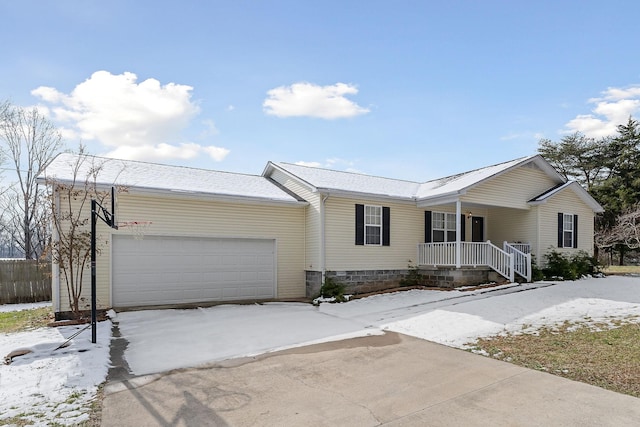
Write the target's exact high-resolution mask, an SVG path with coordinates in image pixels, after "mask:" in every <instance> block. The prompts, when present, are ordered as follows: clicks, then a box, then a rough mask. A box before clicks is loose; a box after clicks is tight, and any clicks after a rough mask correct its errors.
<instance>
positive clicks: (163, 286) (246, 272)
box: [112, 234, 277, 308]
mask: <svg viewBox="0 0 640 427" xmlns="http://www.w3.org/2000/svg"><path fill="white" fill-rule="evenodd" d="M276 296H277V293H276V243H275V240H273V239H235V238H204V237H177V236H144V238H143V239H140V240H137V239H134V238H133V237H132V236H129V235H116V234H114V235H113V246H112V306H113V307H116V308H117V307H134V306H152V305H166V304H184V303H195V302H204V301H232V300H242V299H249V300H255V299H269V298H275V297H276Z"/></svg>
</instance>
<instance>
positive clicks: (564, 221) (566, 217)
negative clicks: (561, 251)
mask: <svg viewBox="0 0 640 427" xmlns="http://www.w3.org/2000/svg"><path fill="white" fill-rule="evenodd" d="M567 220H569V221H567ZM567 222H569V223H570V224H571V229H567ZM567 233H569V234H570V235H571V240H570V243H569V245H568V246H567V237H568V235H567ZM574 233H575V230H574V225H573V214H568V213H564V212H563V213H562V247H563V248H573V240H574V239H573V236H574Z"/></svg>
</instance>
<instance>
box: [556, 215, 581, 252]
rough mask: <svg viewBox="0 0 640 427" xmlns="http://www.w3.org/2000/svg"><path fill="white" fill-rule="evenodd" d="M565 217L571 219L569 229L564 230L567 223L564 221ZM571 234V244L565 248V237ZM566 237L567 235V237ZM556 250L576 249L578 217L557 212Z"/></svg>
mask: <svg viewBox="0 0 640 427" xmlns="http://www.w3.org/2000/svg"><path fill="white" fill-rule="evenodd" d="M567 217H571V221H570V223H571V229H568V228H566V225H568V223H569V221H565V219H566V218H567ZM568 233H570V234H571V244H570V245H569V246H567V245H566V244H565V243H566V242H565V235H566V234H568ZM567 237H568V235H567ZM558 248H560V249H576V248H578V215H577V214H572V213H568V212H558Z"/></svg>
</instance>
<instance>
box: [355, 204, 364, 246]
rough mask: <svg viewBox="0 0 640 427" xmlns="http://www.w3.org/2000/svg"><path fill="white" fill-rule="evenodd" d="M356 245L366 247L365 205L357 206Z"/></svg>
mask: <svg viewBox="0 0 640 427" xmlns="http://www.w3.org/2000/svg"><path fill="white" fill-rule="evenodd" d="M356 245H364V205H356Z"/></svg>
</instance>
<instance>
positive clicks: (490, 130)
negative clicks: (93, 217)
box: [0, 0, 640, 181]
mask: <svg viewBox="0 0 640 427" xmlns="http://www.w3.org/2000/svg"><path fill="white" fill-rule="evenodd" d="M639 15H640V3H637V2H629V1H618V0H609V1H607V2H604V1H598V2H596V1H545V0H542V1H531V0H528V1H491V0H486V1H446V2H435V1H347V0H343V1H329V0H323V1H316V2H306V1H300V0H298V1H225V2H221V1H189V0H183V1H173V2H168V1H162V0H155V1H120V0H115V1H93V0H84V1H80V0H66V1H65V0H58V1H35V0H21V1H7V0H5V1H1V2H0V16H2V26H0V35H1V36H2V40H3V48H2V66H1V67H0V101H1V100H5V99H8V100H11V101H12V102H13V103H15V104H18V105H23V106H32V105H38V106H40V107H41V108H42V109H43V111H45V112H47V114H49V115H50V117H51V119H52V120H54V121H55V123H56V124H57V125H58V126H59V127H60V129H61V130H62V131H63V133H64V135H65V138H66V141H67V142H66V143H67V147H69V148H71V149H73V148H75V147H77V146H78V143H79V142H80V141H82V142H83V143H84V144H86V145H87V147H88V149H89V152H91V153H92V154H97V155H111V156H116V157H121V158H122V157H124V158H133V159H138V160H145V161H153V162H159V163H169V164H178V165H185V166H194V167H203V168H209V169H217V170H225V171H234V172H244V173H252V174H260V173H261V172H262V169H263V167H264V165H265V164H266V162H267V161H268V160H274V161H286V162H292V163H295V162H304V163H305V164H313V165H318V166H323V167H330V168H334V169H339V170H352V171H359V172H364V173H368V174H374V175H382V176H389V177H395V178H403V179H410V180H416V181H425V180H428V179H431V178H437V177H440V176H445V175H449V174H453V173H457V172H461V171H465V170H469V169H474V168H477V167H482V166H486V165H490V164H494V163H498V162H502V161H506V160H510V159H513V158H517V157H521V156H526V155H529V154H534V153H535V152H536V149H537V145H538V141H539V140H540V138H549V139H552V140H558V139H559V138H561V137H562V136H563V135H564V134H566V133H570V132H573V131H576V130H580V131H582V132H584V133H586V134H587V135H591V136H602V135H606V134H610V133H611V132H613V131H614V130H615V125H617V124H619V123H621V122H625V121H626V119H627V118H628V117H629V115H633V116H635V115H636V114H637V111H638V108H639V107H640V56H638V55H637V52H636V50H637V43H638V40H639V38H640V37H639V36H640V30H639V29H638V26H637V17H638V16H639Z"/></svg>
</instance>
